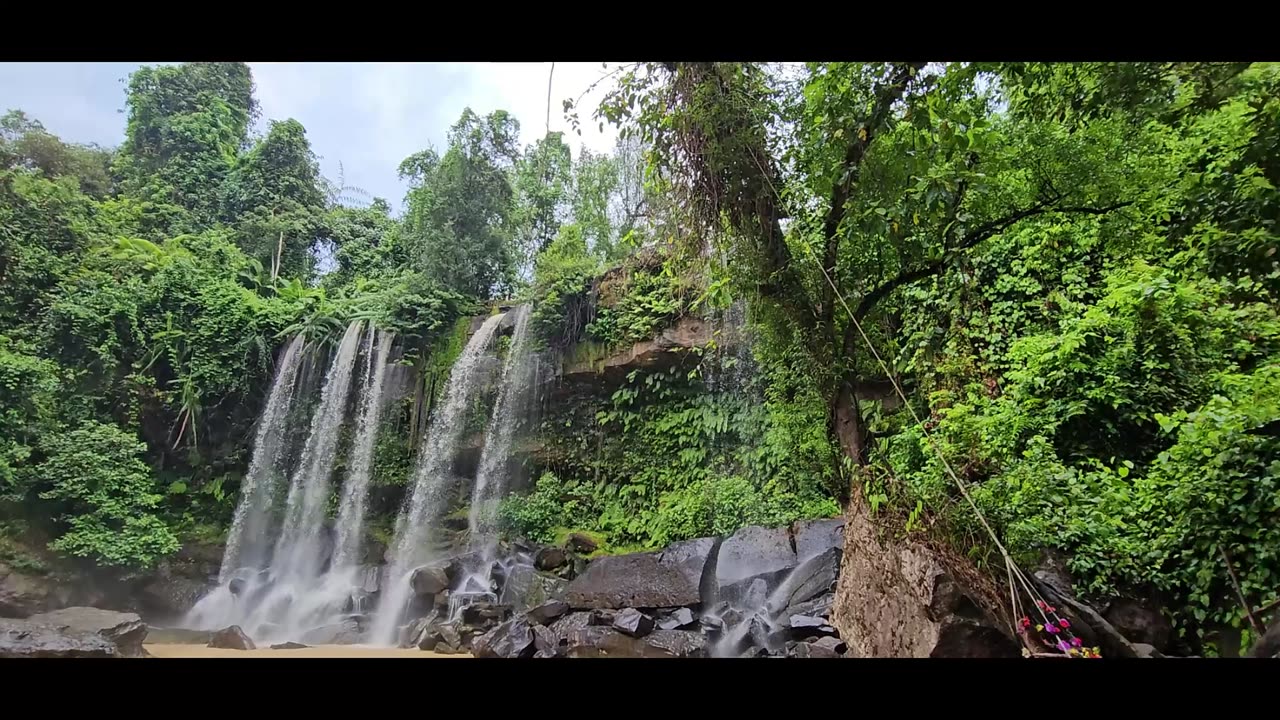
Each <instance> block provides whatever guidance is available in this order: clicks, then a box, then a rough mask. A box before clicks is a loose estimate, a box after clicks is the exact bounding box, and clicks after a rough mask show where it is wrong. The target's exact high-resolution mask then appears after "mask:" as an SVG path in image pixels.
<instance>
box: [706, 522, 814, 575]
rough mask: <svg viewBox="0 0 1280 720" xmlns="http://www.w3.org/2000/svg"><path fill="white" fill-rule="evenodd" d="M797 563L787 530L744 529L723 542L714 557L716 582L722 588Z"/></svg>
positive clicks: (755, 527) (789, 567) (757, 527)
mask: <svg viewBox="0 0 1280 720" xmlns="http://www.w3.org/2000/svg"><path fill="white" fill-rule="evenodd" d="M796 564H797V559H796V553H795V550H794V549H792V547H791V535H790V532H789V529H788V528H765V527H759V526H754V525H753V526H750V527H744V528H742V529H741V530H739V531H738V532H736V533H734V534H733V535H731V536H729V537H727V538H725V539H724V541H723V542H722V543H721V544H720V552H719V553H718V555H717V557H716V581H717V583H718V584H719V585H720V586H721V587H723V586H725V585H731V584H733V583H736V582H739V581H741V580H745V579H747V578H751V577H759V576H762V575H764V574H766V573H776V572H779V571H786V570H789V569H791V568H793V567H795V566H796Z"/></svg>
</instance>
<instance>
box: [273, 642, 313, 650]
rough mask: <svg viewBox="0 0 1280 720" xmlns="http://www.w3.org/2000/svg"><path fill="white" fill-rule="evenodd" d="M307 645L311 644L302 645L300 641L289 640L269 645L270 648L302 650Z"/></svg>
mask: <svg viewBox="0 0 1280 720" xmlns="http://www.w3.org/2000/svg"><path fill="white" fill-rule="evenodd" d="M309 647H311V646H310V645H303V644H302V643H296V642H293V641H292V640H290V641H289V642H282V643H276V644H275V645H272V646H271V649H272V650H303V649H306V648H309Z"/></svg>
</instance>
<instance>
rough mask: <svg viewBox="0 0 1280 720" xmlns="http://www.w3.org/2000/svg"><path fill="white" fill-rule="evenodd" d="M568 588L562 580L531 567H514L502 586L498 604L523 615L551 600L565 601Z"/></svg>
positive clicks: (566, 583)
mask: <svg viewBox="0 0 1280 720" xmlns="http://www.w3.org/2000/svg"><path fill="white" fill-rule="evenodd" d="M568 586H569V583H568V582H567V581H565V580H564V578H558V577H556V576H555V575H548V574H546V573H542V572H538V571H537V570H536V569H534V567H533V566H532V565H516V566H515V567H513V568H511V570H510V571H509V572H508V575H507V578H506V580H505V582H503V584H502V593H501V595H499V596H498V602H499V603H501V604H503V605H510V606H511V608H512V610H513V611H515V612H517V613H523V612H527V611H528V610H530V609H531V608H535V607H538V606H539V605H543V604H545V603H548V602H550V601H552V600H563V599H565V592H566V590H567V588H568Z"/></svg>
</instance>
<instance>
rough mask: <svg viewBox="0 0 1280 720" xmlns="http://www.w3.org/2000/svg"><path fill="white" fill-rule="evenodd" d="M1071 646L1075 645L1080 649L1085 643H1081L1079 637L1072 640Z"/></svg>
mask: <svg viewBox="0 0 1280 720" xmlns="http://www.w3.org/2000/svg"><path fill="white" fill-rule="evenodd" d="M1071 644H1072V645H1075V646H1076V647H1080V646H1081V645H1083V644H1084V643H1083V642H1081V641H1080V638H1078V637H1073V638H1071Z"/></svg>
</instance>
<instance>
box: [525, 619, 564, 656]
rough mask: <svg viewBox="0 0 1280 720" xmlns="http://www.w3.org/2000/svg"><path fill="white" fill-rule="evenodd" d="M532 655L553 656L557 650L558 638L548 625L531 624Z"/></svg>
mask: <svg viewBox="0 0 1280 720" xmlns="http://www.w3.org/2000/svg"><path fill="white" fill-rule="evenodd" d="M530 629H532V630H533V646H534V648H535V652H534V655H533V656H534V657H555V656H556V655H557V653H558V652H559V644H560V643H559V640H560V639H559V638H558V637H557V636H556V634H555V633H554V632H553V631H552V630H551V628H549V627H545V626H543V625H532V626H530Z"/></svg>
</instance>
